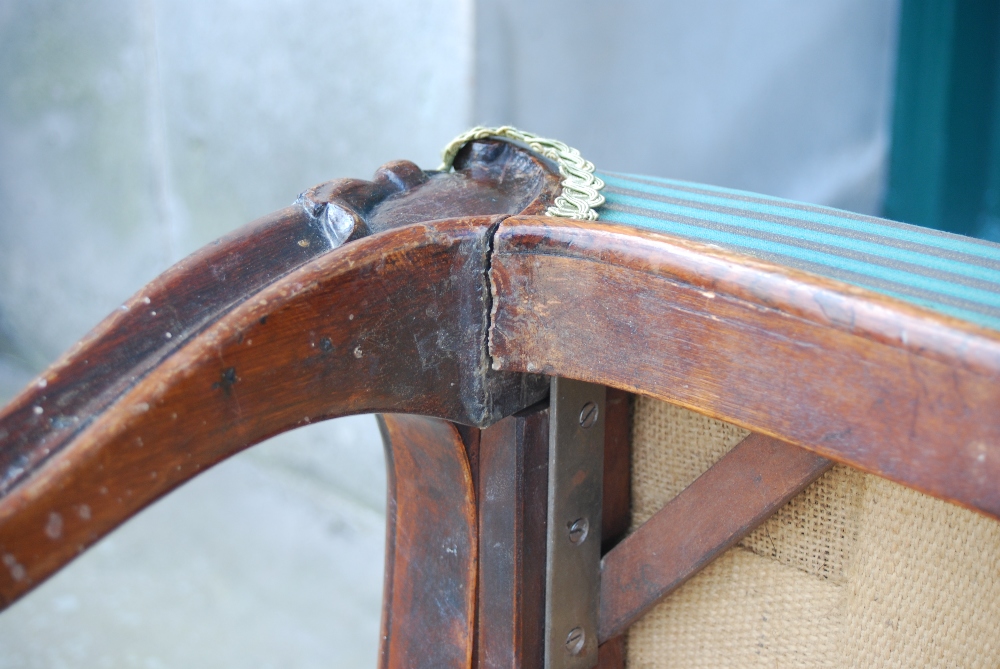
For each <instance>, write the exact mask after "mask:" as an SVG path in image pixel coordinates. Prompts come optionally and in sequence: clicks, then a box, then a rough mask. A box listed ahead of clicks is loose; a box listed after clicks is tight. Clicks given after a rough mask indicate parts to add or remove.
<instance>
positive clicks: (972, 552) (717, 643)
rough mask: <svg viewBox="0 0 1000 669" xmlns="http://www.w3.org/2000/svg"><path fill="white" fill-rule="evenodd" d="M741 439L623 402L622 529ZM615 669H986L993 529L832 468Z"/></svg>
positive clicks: (996, 580)
mask: <svg viewBox="0 0 1000 669" xmlns="http://www.w3.org/2000/svg"><path fill="white" fill-rule="evenodd" d="M746 434H747V433H746V432H745V431H743V430H741V429H740V428H737V427H735V426H733V425H729V424H726V423H722V422H720V421H716V420H712V419H710V418H706V417H704V416H701V415H699V414H696V413H693V412H690V411H687V410H685V409H680V408H678V407H674V406H672V405H669V404H666V403H663V402H659V401H656V400H650V399H648V398H637V400H636V406H635V411H634V419H633V426H632V459H633V460H632V494H633V528H635V527H638V526H639V525H641V524H642V523H643V522H644V521H645V520H647V519H648V518H649V517H650V516H651V515H653V514H654V513H655V512H656V511H658V510H659V509H660V508H661V507H662V506H663V505H664V504H665V503H666V502H668V501H669V500H670V499H671V498H672V497H673V496H674V495H676V494H677V493H678V492H680V491H681V490H682V489H684V487H686V486H687V485H688V484H690V483H691V482H692V481H694V479H696V478H697V477H698V476H699V475H700V474H701V473H702V472H704V471H705V470H707V469H708V468H709V467H710V466H711V465H712V464H713V463H714V462H715V461H716V460H718V459H719V458H720V457H722V455H724V454H725V453H726V452H727V451H728V450H729V449H730V448H732V447H733V446H735V445H736V444H737V443H739V441H740V440H741V439H743V437H744V436H746ZM998 485H1000V482H998ZM628 667H629V668H630V669H653V668H657V669H659V668H666V667H684V668H702V667H706V668H707V667H734V668H735V667H739V668H741V669H742V668H744V667H768V668H769V669H773V668H774V667H879V668H881V667H984V668H985V667H1000V523H998V522H996V521H994V520H990V519H988V518H985V517H983V516H980V515H978V514H975V513H973V512H971V511H967V510H965V509H961V508H958V507H956V506H954V505H951V504H947V503H945V502H941V501H938V500H935V499H932V498H930V497H927V496H926V495H923V494H920V493H918V492H914V491H912V490H909V489H907V488H903V487H902V486H899V485H897V484H894V483H890V482H888V481H885V480H884V479H880V478H878V477H875V476H870V475H867V474H862V473H860V472H857V471H855V470H853V469H850V468H848V467H842V466H837V467H834V468H833V469H832V470H831V471H830V472H828V473H827V474H826V475H824V476H823V477H822V478H820V479H819V480H818V481H816V482H815V483H813V484H812V485H811V486H810V487H808V488H807V489H806V490H804V491H803V492H802V493H801V494H800V495H799V496H798V497H796V498H795V499H793V500H792V501H791V502H789V503H788V505H786V506H785V507H784V508H783V509H781V510H780V511H779V512H778V513H777V514H776V515H775V516H773V517H772V518H771V519H770V520H769V521H768V522H767V523H765V524H764V525H762V526H761V527H760V528H758V529H757V530H756V531H755V532H753V533H752V534H751V535H750V536H748V537H747V538H746V539H744V540H743V541H742V542H740V544H739V545H738V546H736V547H734V548H732V549H731V550H730V551H729V552H728V553H726V554H725V555H723V556H722V557H721V558H719V559H718V560H716V561H715V562H714V563H713V564H711V565H710V566H709V567H708V568H707V569H705V570H704V571H703V572H702V573H700V574H699V575H698V576H696V577H695V578H693V579H692V580H691V581H689V582H688V583H687V584H685V585H684V586H683V587H682V588H680V589H679V590H678V591H677V592H675V593H674V594H673V595H671V596H670V597H668V598H667V599H666V600H665V601H663V602H662V603H661V604H660V605H659V606H657V607H656V608H655V609H654V610H653V611H651V612H650V613H649V614H647V615H646V616H645V617H644V618H643V619H642V620H640V621H639V622H638V623H636V624H635V625H634V626H633V627H632V628H631V630H630V631H629V635H628Z"/></svg>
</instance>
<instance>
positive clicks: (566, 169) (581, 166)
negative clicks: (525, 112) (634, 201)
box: [438, 125, 604, 221]
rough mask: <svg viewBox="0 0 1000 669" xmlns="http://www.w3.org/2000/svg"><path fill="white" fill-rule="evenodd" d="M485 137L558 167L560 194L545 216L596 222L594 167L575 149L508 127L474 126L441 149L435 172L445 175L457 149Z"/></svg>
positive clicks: (599, 185) (601, 199)
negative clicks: (509, 141) (524, 149)
mask: <svg viewBox="0 0 1000 669" xmlns="http://www.w3.org/2000/svg"><path fill="white" fill-rule="evenodd" d="M488 137H499V138H503V139H512V140H514V141H516V142H521V143H523V144H527V146H528V148H530V149H531V150H532V151H537V152H538V153H540V154H542V155H543V156H545V157H546V158H550V159H552V160H554V161H555V162H556V164H557V165H559V174H561V175H562V177H563V181H562V187H563V190H562V194H561V195H559V197H557V198H556V200H555V206H552V207H549V208H548V209H547V210H546V211H545V214H546V215H547V216H557V217H559V218H576V219H580V220H584V221H596V220H597V215H598V214H597V211H596V208H597V207H600V206H601V205H602V204H604V196H603V195H601V194H600V193H598V192H597V191H599V190H601V189H602V188H604V182H603V181H601V179H599V178H598V177H596V176H594V163H592V162H590V161H589V160H584V158H583V156H581V155H580V152H579V151H578V150H577V149H574V148H573V147H571V146H566V145H565V144H563V143H562V142H560V141H558V140H555V139H544V138H542V137H539V136H538V135H534V134H532V133H530V132H525V131H523V130H518V129H517V128H512V127H511V126H509V125H505V126H501V127H499V128H486V127H484V126H476V127H475V128H473V129H472V130H469V131H468V132H464V133H462V134H461V135H459V136H458V137H456V138H455V139H453V140H452V141H451V143H450V144H448V146H446V147H444V151H443V152H442V154H441V161H442V162H441V167H439V168H438V169H440V170H442V171H444V172H447V171H448V170H450V169H451V166H452V163H453V162H454V161H455V156H456V155H457V154H458V151H459V149H461V148H462V147H463V146H465V144H466V143H467V142H471V141H472V140H474V139H486V138H488Z"/></svg>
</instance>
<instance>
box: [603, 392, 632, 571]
mask: <svg viewBox="0 0 1000 669" xmlns="http://www.w3.org/2000/svg"><path fill="white" fill-rule="evenodd" d="M604 403H605V407H606V409H605V411H606V412H607V415H606V416H605V419H604V492H603V495H602V497H601V499H602V504H603V507H602V510H601V554H602V555H603V554H604V553H607V552H608V551H609V550H611V549H612V548H614V547H615V545H617V544H618V542H619V541H621V540H622V538H624V536H625V533H626V532H628V528H629V525H630V524H631V522H632V494H631V493H632V458H631V447H630V444H631V436H632V435H631V429H632V394H631V393H627V392H625V391H624V390H618V389H617V388H608V390H607V395H606V399H605V401H604Z"/></svg>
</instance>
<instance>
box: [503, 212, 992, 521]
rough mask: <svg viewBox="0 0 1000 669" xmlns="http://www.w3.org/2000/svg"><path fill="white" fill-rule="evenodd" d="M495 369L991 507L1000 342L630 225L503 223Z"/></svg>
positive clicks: (903, 307)
mask: <svg viewBox="0 0 1000 669" xmlns="http://www.w3.org/2000/svg"><path fill="white" fill-rule="evenodd" d="M490 277H491V281H492V284H493V321H492V329H491V331H490V352H491V354H492V356H493V365H494V368H495V369H503V370H509V371H525V372H532V373H543V374H552V375H558V376H567V377H570V378H575V379H580V380H584V381H589V382H593V383H603V384H606V385H610V386H614V387H618V388H622V389H626V390H630V391H632V392H638V393H643V394H646V395H651V396H653V397H656V398H659V399H662V400H666V401H669V402H673V403H675V404H679V405H681V406H684V407H687V408H690V409H693V410H695V411H699V412H701V413H705V414H708V415H710V416H713V417H716V418H719V419H722V420H725V421H729V422H732V423H735V424H737V425H740V426H742V427H745V428H748V429H750V430H752V431H754V432H760V433H763V434H766V435H769V436H773V437H776V438H779V439H781V440H783V441H787V442H790V443H793V444H795V445H798V446H801V447H804V448H806V449H809V450H811V451H814V452H816V453H818V454H820V455H823V456H824V457H827V458H831V459H834V460H838V461H840V462H845V463H847V464H850V465H852V466H855V467H858V468H860V469H863V470H866V471H869V472H872V473H875V474H878V475H880V476H884V477H886V478H889V479H892V480H894V481H897V482H899V483H902V484H904V485H907V486H910V487H913V488H916V489H918V490H922V491H924V492H926V493H929V494H931V495H934V496H937V497H940V498H942V499H946V500H950V501H953V502H957V503H959V504H962V505H964V506H967V507H970V508H973V509H976V510H978V511H980V512H983V513H986V514H988V515H991V516H993V517H1000V485H998V484H997V481H1000V412H998V411H997V407H1000V336H998V335H997V333H995V332H992V331H989V330H985V329H982V328H979V327H977V326H973V325H969V324H967V323H964V322H962V321H958V320H955V319H951V318H948V317H944V316H940V315H937V314H935V313H933V312H930V311H927V310H923V309H919V308H916V307H912V306H910V305H908V304H906V303H903V302H901V301H898V300H894V299H891V298H888V297H883V296H881V295H878V294H876V293H873V292H871V291H866V290H863V289H860V288H854V287H852V286H849V285H847V284H842V283H839V282H836V281H832V280H825V279H821V278H818V277H815V276H813V275H810V274H805V273H802V272H797V271H795V270H789V269H787V268H782V267H778V266H775V265H770V264H768V263H763V262H759V261H755V260H753V259H751V258H746V257H742V256H736V255H733V254H731V253H729V252H726V251H723V250H721V249H719V248H717V247H712V246H708V245H704V244H699V243H695V242H690V241H686V240H682V239H678V238H674V237H670V236H668V235H663V234H658V233H653V232H649V231H643V230H638V229H633V228H628V227H623V226H614V225H604V224H601V223H599V222H597V223H584V222H579V221H565V220H554V219H551V218H543V217H523V218H518V217H511V218H508V219H506V220H505V221H504V222H503V224H502V225H501V226H500V227H499V229H498V231H497V234H496V238H495V241H494V253H493V257H492V263H491V270H490Z"/></svg>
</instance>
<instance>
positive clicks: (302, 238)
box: [0, 141, 558, 605]
mask: <svg viewBox="0 0 1000 669" xmlns="http://www.w3.org/2000/svg"><path fill="white" fill-rule="evenodd" d="M456 166H457V167H458V170H459V171H458V172H457V173H452V174H439V173H426V174H425V173H420V172H419V170H418V169H417V168H416V166H414V165H412V163H394V164H390V165H388V166H386V167H384V168H382V169H381V170H379V172H378V173H377V174H376V177H375V179H374V181H373V182H371V183H368V182H360V181H355V180H341V181H337V182H330V183H329V184H325V185H322V186H320V187H317V188H314V189H311V190H310V191H308V192H307V193H305V194H303V196H302V197H301V198H300V200H299V203H298V204H297V205H296V206H295V207H292V208H289V209H287V210H283V211H282V212H279V213H278V214H276V215H274V216H271V217H268V218H265V219H261V221H258V222H256V223H254V224H251V225H250V226H248V227H247V228H245V229H243V230H241V231H237V232H236V233H233V234H232V235H230V236H228V237H226V238H223V239H222V240H219V241H218V242H216V243H215V244H214V245H210V246H209V247H206V249H203V250H202V251H200V252H198V253H197V254H195V255H194V256H192V257H191V258H188V259H187V260H185V261H182V262H181V263H179V264H178V265H177V266H175V267H173V268H171V269H170V270H168V272H166V273H165V274H164V275H162V276H161V277H160V278H159V279H157V280H156V281H154V282H153V283H151V284H150V285H149V286H147V287H146V288H145V289H143V290H142V291H140V293H139V294H138V295H137V296H136V297H134V298H132V300H130V301H129V302H128V303H127V304H126V305H124V307H123V308H122V309H121V310H119V311H117V312H115V313H114V314H112V315H111V316H110V317H108V319H106V320H105V321H104V322H103V323H102V324H101V325H99V326H98V327H97V328H96V329H95V330H94V331H93V332H92V333H91V334H90V335H88V337H87V338H86V339H85V340H83V341H82V342H81V343H80V344H78V345H77V346H76V347H74V349H73V350H71V351H70V352H69V353H67V354H66V355H65V356H64V357H63V358H62V359H60V360H59V361H58V362H57V363H56V364H55V365H53V366H52V367H51V368H49V369H48V370H46V372H44V373H43V375H42V376H41V377H39V380H38V381H36V382H35V383H33V384H32V385H31V386H29V387H28V388H27V389H26V390H25V391H24V392H22V393H21V395H19V396H18V397H17V398H15V400H14V401H13V402H12V403H11V404H10V405H8V407H6V408H5V409H4V410H3V412H2V413H0V472H2V481H3V487H0V556H2V558H3V569H0V605H6V604H9V603H10V602H11V601H13V600H14V599H16V598H17V597H19V596H21V595H23V594H24V593H25V592H27V591H29V590H30V589H31V588H32V587H34V586H35V585H37V584H38V583H39V582H41V581H42V580H43V579H44V578H46V577H47V576H49V575H50V574H51V573H52V572H53V571H55V570H56V569H58V568H59V567H60V566H62V565H63V564H65V563H66V562H67V561H69V560H70V559H72V557H73V556H75V555H77V554H78V553H79V552H81V551H82V550H84V549H85V548H86V547H87V546H89V545H91V544H92V543H94V542H95V541H97V540H98V539H99V538H100V537H101V536H103V535H104V534H106V533H107V532H108V531H110V530H111V529H113V528H114V527H116V526H117V525H119V524H120V523H122V522H124V520H126V519H127V518H129V517H130V516H131V515H133V514H134V513H135V512H137V511H138V510H140V509H141V508H143V507H144V506H145V505H147V504H149V503H150V502H152V501H153V500H155V499H157V498H158V497H159V496H161V495H163V494H165V493H166V492H168V491H170V490H171V489H173V488H174V487H176V486H177V485H179V484H181V483H183V482H184V481H186V480H187V479H189V478H190V477H192V476H194V475H195V474H197V473H198V472H199V471H202V470H204V469H205V468H207V467H209V466H211V465H212V464H214V463H216V462H218V461H219V460H221V459H223V458H225V457H227V456H228V455H231V454H232V453H235V452H237V451H239V450H241V449H243V448H245V447H247V446H249V445H251V444H253V443H256V442H257V441H260V440H261V439H264V438H266V437H268V436H271V435H273V434H275V433H277V432H280V431H283V430H287V429H290V428H293V427H296V426H298V425H302V424H305V423H308V422H312V421H315V420H320V419H323V418H329V417H333V416H338V415H344V414H349V413H362V412H376V411H388V412H409V413H421V414H427V415H434V416H441V417H445V418H448V419H451V420H454V421H458V422H463V423H470V424H479V425H486V424H489V423H491V422H493V421H495V420H497V419H499V418H501V417H503V416H504V415H508V414H510V413H511V412H513V411H516V410H518V409H520V408H521V407H523V406H526V405H528V404H531V403H532V402H534V401H537V399H538V398H539V397H542V396H544V394H545V392H546V390H547V384H546V382H545V381H544V380H543V379H537V378H533V377H524V376H521V375H518V374H508V373H502V372H501V373H499V374H496V373H494V372H492V371H489V372H487V370H488V369H489V364H488V355H487V353H486V343H485V340H486V336H485V335H486V326H487V305H488V303H489V292H488V286H487V283H486V278H485V272H486V268H487V266H488V265H487V263H488V254H489V242H490V234H491V229H492V228H493V227H494V226H495V225H496V224H497V222H498V221H499V220H500V216H502V215H504V214H506V213H512V212H516V211H537V210H540V208H542V207H544V206H545V205H546V204H548V202H550V201H551V198H552V194H553V193H554V192H555V190H556V189H557V186H558V177H557V176H556V175H555V174H554V172H553V171H552V170H551V168H550V166H548V165H547V164H546V163H545V162H544V161H541V160H538V159H535V158H533V157H532V156H531V155H530V154H528V153H527V152H524V151H521V150H515V149H513V148H512V147H511V146H510V145H509V144H505V143H499V142H493V141H486V142H479V143H476V144H473V145H470V146H469V147H467V148H466V149H465V150H464V151H463V153H462V155H461V156H460V160H459V162H457V163H456ZM508 191H509V192H508ZM329 207H333V208H335V209H336V213H337V214H338V215H341V214H342V215H349V216H352V217H354V220H355V224H356V230H355V237H354V238H352V239H353V240H354V241H351V242H349V243H348V244H347V245H346V246H344V247H342V248H340V249H337V250H335V251H331V248H330V243H329V239H328V236H327V232H328V231H327V230H325V229H324V228H323V221H324V220H325V219H324V216H326V215H327V208H329ZM505 208H507V209H505ZM453 211H477V212H484V213H490V212H494V213H497V214H499V216H484V217H472V218H466V219H463V220H456V221H449V222H438V223H432V224H426V225H425V224H421V223H415V222H414V221H416V220H418V219H419V218H420V217H421V216H428V217H441V216H443V215H447V214H448V213H449V212H453ZM393 220H396V221H397V222H400V223H405V224H408V227H405V228H397V229H392V228H391V223H392V221H393ZM373 232H374V233H378V234H375V235H374V236H368V237H365V235H368V234H369V233H373ZM484 372H485V373H484Z"/></svg>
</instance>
